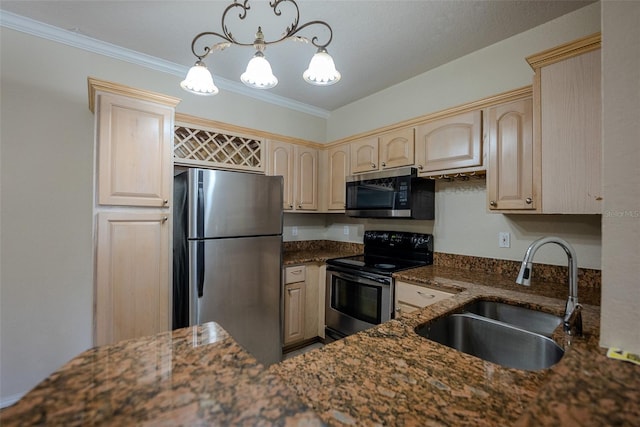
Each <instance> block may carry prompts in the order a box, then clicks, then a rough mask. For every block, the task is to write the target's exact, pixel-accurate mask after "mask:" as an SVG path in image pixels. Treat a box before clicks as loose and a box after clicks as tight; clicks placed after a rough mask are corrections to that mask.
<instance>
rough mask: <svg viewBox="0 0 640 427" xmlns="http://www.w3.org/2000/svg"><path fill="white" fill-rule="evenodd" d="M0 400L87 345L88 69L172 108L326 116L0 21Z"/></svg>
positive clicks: (251, 120)
mask: <svg viewBox="0 0 640 427" xmlns="http://www.w3.org/2000/svg"><path fill="white" fill-rule="evenodd" d="M0 43H1V45H0V54H1V58H0V61H1V64H2V69H1V85H2V86H1V92H2V97H1V99H0V104H1V111H0V117H1V120H2V125H1V134H0V137H1V144H2V145H1V151H0V153H1V156H0V161H1V171H0V180H1V182H2V192H1V198H0V203H1V206H2V217H1V223H0V226H1V228H0V233H1V235H2V239H1V249H0V250H1V254H2V258H1V259H0V336H1V340H2V341H1V343H0V375H1V377H0V399H1V401H0V403H6V402H11V401H12V400H13V399H14V398H16V397H19V396H20V395H21V394H23V393H24V392H26V391H28V390H29V389H30V388H31V387H33V386H35V385H36V384H37V383H38V382H39V381H41V380H42V379H43V378H45V377H46V376H48V375H49V374H50V373H51V372H52V371H54V370H55V369H57V368H58V367H60V366H61V365H62V364H63V363H65V362H67V361H68V360H69V359H71V358H72V357H74V356H75V355H77V354H78V353H80V352H81V351H83V350H85V349H87V348H89V347H90V346H91V345H92V322H93V266H92V265H93V244H92V229H93V228H92V227H93V224H92V206H93V189H92V188H93V184H92V183H93V156H94V150H93V119H94V117H93V115H92V114H91V112H90V111H89V109H88V101H87V99H88V98H87V76H94V77H97V78H100V79H104V80H109V81H114V82H118V83H121V84H125V85H129V86H134V87H138V88H142V89H148V90H153V91H157V92H161V93H165V94H168V95H173V96H177V97H179V98H182V99H183V102H182V103H181V104H180V105H179V106H178V110H179V111H180V112H184V113H187V114H193V115H198V116H201V117H208V118H211V119H215V120H219V121H223V122H228V123H233V124H236V125H241V126H249V127H252V128H256V129H263V130H266V131H269V132H273V133H279V134H284V135H288V136H293V137H298V138H302V139H308V140H314V141H324V140H325V120H324V119H322V118H318V117H314V116H310V115H308V114H303V113H298V112H294V111H291V110H287V109H285V108H282V107H278V106H275V105H272V104H265V103H263V102H259V101H256V100H255V99H250V98H247V97H243V96H240V95H237V94H234V93H228V92H227V93H221V94H220V95H218V96H216V97H211V98H203V97H197V96H189V95H188V94H187V93H186V92H184V91H182V90H181V89H180V88H179V86H178V82H179V80H180V79H179V77H176V76H173V75H168V74H164V73H161V72H157V71H153V70H150V69H146V68H142V67H140V66H136V65H133V64H130V63H127V62H123V61H118V60H114V59H111V58H108V57H105V56H101V55H97V54H93V53H89V52H86V51H83V50H80V49H76V48H72V47H69V46H65V45H62V44H59V43H55V42H51V41H47V40H44V39H40V38H37V37H34V36H30V35H26V34H23V33H20V32H17V31H13V30H10V29H7V28H4V27H3V28H1V33H0Z"/></svg>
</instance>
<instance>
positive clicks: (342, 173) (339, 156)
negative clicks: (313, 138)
mask: <svg viewBox="0 0 640 427" xmlns="http://www.w3.org/2000/svg"><path fill="white" fill-rule="evenodd" d="M328 160H329V168H328V169H329V172H328V173H329V185H328V193H329V195H328V206H327V209H329V210H343V211H344V208H345V203H346V193H345V191H346V180H347V176H348V175H349V146H348V145H341V146H339V147H334V148H331V149H329V153H328Z"/></svg>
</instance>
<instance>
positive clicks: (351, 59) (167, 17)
mask: <svg viewBox="0 0 640 427" xmlns="http://www.w3.org/2000/svg"><path fill="white" fill-rule="evenodd" d="M592 2H593V1H591V0H588V1H570V0H564V1H557V0H545V1H536V0H517V1H516V0H498V1H488V0H482V1H477V0H476V1H473V0H462V1H456V0H448V1H430V0H423V1H416V0H414V1H365V0H350V1H317V0H299V1H298V4H299V9H300V23H301V24H302V23H305V22H308V21H312V20H324V21H326V22H327V23H329V24H330V25H331V27H332V28H333V41H332V42H331V44H330V45H329V47H328V50H329V53H330V54H331V55H332V56H333V58H334V60H335V62H336V67H337V68H338V70H339V71H340V72H341V73H342V80H341V81H340V82H339V83H337V84H335V85H333V86H329V87H315V86H311V85H309V84H307V83H305V82H304V81H303V80H302V72H303V71H304V70H305V69H306V67H307V65H308V63H309V60H310V58H311V56H312V55H313V53H314V52H315V49H314V48H313V46H310V45H306V44H304V43H298V42H293V41H285V42H283V43H280V44H277V45H273V46H269V47H268V49H267V50H266V52H265V55H266V57H267V59H269V61H270V63H271V65H272V67H273V71H274V74H275V75H276V76H277V77H278V79H279V81H280V82H279V84H278V86H276V87H275V88H273V89H271V90H270V93H273V94H276V95H279V96H282V97H285V98H288V99H292V100H295V101H298V102H302V103H304V104H308V105H311V106H315V107H318V108H321V109H325V110H329V111H331V110H334V109H336V108H338V107H341V106H343V105H346V104H349V103H350V102H353V101H356V100H358V99H361V98H363V97H366V96H367V95H370V94H373V93H375V92H378V91H380V90H382V89H385V88H387V87H389V86H392V85H394V84H397V83H399V82H402V81H404V80H406V79H408V78H410V77H413V76H416V75H418V74H421V73H424V72H426V71H428V70H430V69H433V68H435V67H438V66H439V65H442V64H444V63H447V62H449V61H451V60H454V59H456V58H459V57H461V56H464V55H466V54H468V53H471V52H473V51H475V50H478V49H481V48H483V47H486V46H488V45H491V44H493V43H496V42H498V41H500V40H503V39H505V38H508V37H510V36H512V35H514V34H517V33H520V32H523V31H526V30H528V29H530V28H533V27H535V26H538V25H540V24H542V23H544V22H547V21H549V20H552V19H554V18H556V17H558V16H561V15H564V14H566V13H569V12H572V11H574V10H576V9H578V8H580V7H583V6H586V5H588V4H590V3H592ZM285 3H286V2H285ZM229 4H230V1H169V0H165V1H155V0H145V1H96V0H82V1H10V0H2V2H0V8H1V9H2V10H6V11H10V12H12V13H15V14H18V15H22V16H25V17H28V18H31V19H34V20H36V21H41V22H44V23H47V24H50V25H53V26H56V27H59V28H62V29H65V30H70V31H73V32H76V33H80V34H83V35H85V36H89V37H92V38H95V39H98V40H101V41H106V42H109V43H112V44H115V45H118V46H121V47H125V48H127V49H131V50H134V51H137V52H142V53H145V54H148V55H151V56H153V57H157V58H160V59H163V60H166V61H170V62H173V63H176V64H179V65H183V66H185V67H188V66H191V65H193V62H194V61H195V57H194V56H193V54H192V53H191V41H192V39H193V37H194V36H195V35H196V34H198V33H200V32H203V31H216V32H222V31H221V22H220V20H221V16H222V11H223V10H224V8H225V7H226V6H228V5H229ZM250 5H251V10H250V11H249V12H248V15H247V18H246V19H245V20H244V21H241V20H239V19H237V18H236V19H231V20H229V21H228V22H227V25H228V26H229V30H230V31H231V32H232V33H233V34H234V36H235V37H236V38H237V39H239V40H240V41H243V42H251V41H252V40H253V37H254V33H255V31H256V29H257V26H258V25H261V26H262V28H263V31H264V33H265V38H267V39H274V38H279V36H280V34H282V32H283V31H284V29H285V28H286V27H287V25H290V22H291V19H290V18H291V17H292V16H294V14H292V13H291V12H292V11H293V9H292V8H291V7H290V5H289V7H288V6H287V5H286V4H284V5H283V6H282V8H281V10H282V12H283V13H282V16H280V17H276V16H275V15H274V14H273V10H272V9H271V8H270V7H269V3H268V2H267V1H252V2H250ZM231 17H234V18H235V17H237V14H234V15H230V18H231ZM315 28H318V29H319V30H318V32H317V35H318V37H319V38H320V39H321V40H322V38H323V37H326V36H327V34H328V33H327V32H326V30H323V29H322V27H317V26H316V27H315ZM314 31H315V29H314V27H311V28H309V29H308V30H304V31H303V32H301V35H303V36H307V37H309V38H310V37H312V36H313V35H316V33H314ZM218 41H219V40H218V39H211V44H213V43H216V42H218ZM252 55H253V49H252V48H248V47H246V48H242V47H237V46H233V47H230V48H228V49H226V50H224V51H222V52H214V53H212V54H211V55H210V56H209V57H208V58H207V59H206V61H205V62H206V63H207V65H208V66H209V68H210V69H211V70H212V71H213V73H214V78H215V76H221V77H224V78H226V79H228V80H232V81H237V82H238V84H241V83H239V76H240V74H241V73H242V72H243V71H244V68H245V67H246V63H247V62H248V60H249V59H250V58H251V56H252ZM185 69H186V68H185ZM179 80H180V79H179V78H178V79H177V80H176V84H177V83H178V81H179Z"/></svg>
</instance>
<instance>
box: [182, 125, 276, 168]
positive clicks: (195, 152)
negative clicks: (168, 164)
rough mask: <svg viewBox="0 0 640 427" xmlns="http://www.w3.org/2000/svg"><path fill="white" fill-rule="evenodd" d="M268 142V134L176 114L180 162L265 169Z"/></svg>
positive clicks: (183, 164) (208, 166)
mask: <svg viewBox="0 0 640 427" xmlns="http://www.w3.org/2000/svg"><path fill="white" fill-rule="evenodd" d="M227 127H230V126H229V125H227ZM265 145H266V144H265V140H264V138H260V137H256V136H252V135H247V134H245V133H243V132H242V131H241V130H226V129H225V130H223V129H219V128H218V127H216V122H212V121H209V120H204V119H199V118H197V117H192V116H186V115H181V114H178V115H176V125H175V135H174V147H173V155H174V161H175V164H177V165H182V166H191V167H194V166H195V167H205V168H224V169H233V170H240V171H248V172H264V171H265V167H264V164H265V160H264V159H265V158H266V156H265V151H266V150H265V148H264V147H265Z"/></svg>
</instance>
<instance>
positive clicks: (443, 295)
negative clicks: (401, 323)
mask: <svg viewBox="0 0 640 427" xmlns="http://www.w3.org/2000/svg"><path fill="white" fill-rule="evenodd" d="M395 287H396V289H395V297H396V299H395V310H396V318H398V317H400V316H402V315H404V314H407V313H411V312H413V311H415V310H418V309H420V308H423V307H426V306H428V305H431V304H435V303H437V302H440V301H442V300H444V299H447V298H451V297H452V296H453V295H455V294H454V293H451V292H445V291H441V290H438V289H432V288H427V287H424V286H418V285H414V284H411V283H407V282H402V281H396V282H395Z"/></svg>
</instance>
